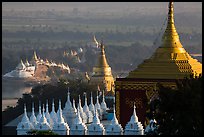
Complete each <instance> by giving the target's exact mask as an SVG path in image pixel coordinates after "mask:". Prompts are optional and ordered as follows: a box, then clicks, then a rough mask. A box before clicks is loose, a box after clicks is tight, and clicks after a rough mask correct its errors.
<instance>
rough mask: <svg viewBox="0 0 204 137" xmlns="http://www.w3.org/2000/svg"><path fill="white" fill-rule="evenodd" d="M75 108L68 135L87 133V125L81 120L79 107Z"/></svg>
mask: <svg viewBox="0 0 204 137" xmlns="http://www.w3.org/2000/svg"><path fill="white" fill-rule="evenodd" d="M77 110H78V111H77V116H76V118H75V119H74V123H73V124H72V125H71V127H70V135H87V126H86V125H85V123H83V122H82V118H81V116H80V110H79V107H78V108H77Z"/></svg>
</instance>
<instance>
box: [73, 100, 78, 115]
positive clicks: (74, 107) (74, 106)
mask: <svg viewBox="0 0 204 137" xmlns="http://www.w3.org/2000/svg"><path fill="white" fill-rule="evenodd" d="M73 109H74V112H75V113H77V109H76V105H75V100H74V99H73Z"/></svg>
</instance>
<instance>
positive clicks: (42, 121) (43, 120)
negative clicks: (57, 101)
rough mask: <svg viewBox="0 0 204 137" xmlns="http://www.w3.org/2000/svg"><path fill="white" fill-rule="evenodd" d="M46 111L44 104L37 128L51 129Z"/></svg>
mask: <svg viewBox="0 0 204 137" xmlns="http://www.w3.org/2000/svg"><path fill="white" fill-rule="evenodd" d="M44 111H45V108H44V104H43V111H42V117H41V119H40V121H39V123H38V124H37V126H36V130H51V127H50V124H49V123H48V122H47V119H46V117H45V112H44Z"/></svg>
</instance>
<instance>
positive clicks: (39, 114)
mask: <svg viewBox="0 0 204 137" xmlns="http://www.w3.org/2000/svg"><path fill="white" fill-rule="evenodd" d="M41 117H42V113H41V103H40V101H39V112H38V115H37V121H38V122H40V119H41Z"/></svg>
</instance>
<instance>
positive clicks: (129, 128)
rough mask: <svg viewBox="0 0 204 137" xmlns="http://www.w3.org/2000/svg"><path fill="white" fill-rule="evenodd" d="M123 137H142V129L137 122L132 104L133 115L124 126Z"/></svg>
mask: <svg viewBox="0 0 204 137" xmlns="http://www.w3.org/2000/svg"><path fill="white" fill-rule="evenodd" d="M124 135H144V129H143V126H142V124H141V122H139V121H138V117H137V115H136V107H135V104H134V111H133V115H132V116H131V119H130V121H129V122H128V123H127V124H126V126H125V133H124Z"/></svg>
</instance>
